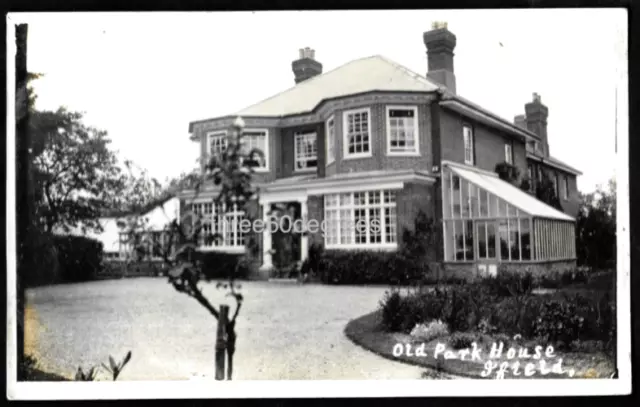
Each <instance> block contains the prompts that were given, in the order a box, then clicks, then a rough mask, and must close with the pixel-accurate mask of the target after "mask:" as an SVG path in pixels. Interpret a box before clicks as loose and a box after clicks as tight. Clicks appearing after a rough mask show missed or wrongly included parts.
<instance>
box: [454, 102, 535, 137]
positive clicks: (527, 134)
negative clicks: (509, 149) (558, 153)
mask: <svg viewBox="0 0 640 407" xmlns="http://www.w3.org/2000/svg"><path fill="white" fill-rule="evenodd" d="M442 100H443V101H447V100H455V101H457V102H459V103H461V104H463V105H465V106H466V107H467V108H469V109H472V110H475V111H477V112H479V113H481V114H484V115H486V116H489V117H490V118H492V119H494V120H496V121H498V122H500V123H501V124H503V125H505V126H506V127H507V129H508V130H509V131H511V132H512V133H514V134H517V135H519V136H521V137H524V138H525V139H528V138H534V139H536V140H539V139H540V137H539V136H538V135H537V134H535V133H533V132H531V131H529V130H526V129H523V128H521V127H518V126H516V125H515V124H514V123H511V122H510V121H508V120H506V119H505V118H503V117H500V116H499V115H497V114H495V113H493V112H491V111H489V110H487V109H485V108H483V107H482V106H480V105H477V104H475V103H473V102H471V101H470V100H468V99H465V98H463V97H461V96H458V95H456V94H454V93H451V92H449V91H448V90H446V89H443V93H442Z"/></svg>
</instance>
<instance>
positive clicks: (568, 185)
mask: <svg viewBox="0 0 640 407" xmlns="http://www.w3.org/2000/svg"><path fill="white" fill-rule="evenodd" d="M424 43H425V45H426V50H427V56H428V72H427V74H426V75H420V74H417V73H414V72H412V71H410V70H409V69H407V68H405V67H403V66H401V65H399V64H397V63H395V62H393V61H390V60H389V59H387V58H385V57H383V56H380V55H375V56H371V57H367V58H361V59H357V60H354V61H351V62H349V63H347V64H345V65H342V66H340V67H338V68H336V69H334V70H332V71H329V72H326V73H323V72H322V64H320V63H319V62H318V61H316V59H315V53H314V51H313V50H311V49H308V48H306V49H303V50H300V57H299V59H297V60H295V61H293V63H292V70H293V73H294V79H295V86H294V87H292V88H290V89H287V90H284V91H282V92H281V93H279V94H277V95H275V96H273V97H271V98H269V99H266V100H263V101H261V102H258V103H256V104H254V105H252V106H249V107H247V108H245V109H243V110H241V111H239V112H235V113H233V114H230V115H228V116H223V117H216V118H211V119H206V120H198V121H194V122H191V123H190V124H189V132H190V134H191V138H192V140H193V141H195V142H197V143H199V145H200V151H201V155H202V157H206V156H207V155H208V154H210V153H213V152H216V151H220V150H221V149H224V148H225V145H226V138H225V137H226V135H227V131H228V129H229V128H230V126H231V124H232V123H233V121H234V120H235V119H236V118H237V117H238V116H240V117H242V119H243V120H244V122H245V134H246V135H247V142H248V144H249V146H250V147H258V148H260V149H262V150H263V151H264V153H265V159H264V160H263V162H262V163H261V166H260V168H258V169H257V173H256V177H255V180H256V182H258V183H259V184H260V186H261V193H260V197H259V205H260V210H261V213H262V214H263V215H262V216H264V217H265V220H266V217H267V214H268V213H269V212H270V208H271V207H272V205H274V204H282V203H286V204H291V205H292V207H293V208H294V209H295V213H296V215H297V216H299V217H300V218H302V219H305V220H307V221H309V220H316V221H318V222H324V225H325V227H324V233H322V232H318V233H312V234H310V235H307V236H302V237H299V238H298V239H297V240H295V241H293V243H291V242H292V240H291V239H289V240H288V241H289V242H290V243H289V244H288V245H282V244H281V241H282V239H283V237H282V233H280V234H278V235H276V234H272V233H270V232H269V231H268V230H267V231H265V232H263V233H262V234H261V235H260V236H259V238H258V239H257V240H258V242H257V243H258V247H259V248H258V250H257V253H258V255H257V259H256V262H257V264H258V266H259V270H258V268H257V270H256V273H258V274H259V275H261V276H268V275H269V274H268V272H269V270H270V269H271V268H272V267H273V264H274V260H275V258H274V256H277V255H278V254H279V253H281V252H282V251H283V250H290V251H291V252H292V256H290V259H291V261H301V260H304V259H305V258H306V257H307V256H308V250H309V247H310V246H311V244H314V243H316V244H320V245H322V246H324V247H325V248H327V249H339V250H396V249H397V248H398V247H399V245H400V244H401V239H402V233H403V231H404V230H405V229H406V228H409V229H411V228H413V227H414V219H415V217H416V214H417V213H418V212H419V211H423V212H424V213H426V214H427V215H428V216H429V217H431V218H432V219H436V220H437V221H438V222H439V223H441V225H442V236H441V239H440V242H441V243H440V244H439V245H438V247H434V248H432V249H433V251H434V255H435V256H437V257H436V258H437V260H438V264H440V265H441V266H442V268H441V271H442V272H444V273H460V274H463V275H473V274H476V273H487V272H488V273H493V272H494V271H495V270H496V269H497V265H499V264H500V263H504V264H507V265H508V266H509V267H515V268H522V267H525V266H527V267H531V268H532V270H534V271H536V270H538V271H540V270H547V269H549V268H557V267H567V266H570V265H572V264H574V263H575V238H574V229H575V226H574V223H575V219H574V216H575V215H576V210H577V200H578V191H577V189H576V175H578V174H579V172H578V171H576V170H574V169H572V168H571V167H569V166H568V165H566V164H563V163H561V162H560V161H558V160H556V159H553V158H552V157H550V156H549V154H548V153H549V148H548V140H547V132H546V117H547V113H548V110H547V108H546V107H545V106H544V105H542V102H541V100H540V98H539V97H538V96H535V98H534V100H533V101H532V102H530V103H528V104H526V106H525V111H526V116H519V117H518V118H517V119H518V120H519V122H518V123H512V122H510V121H508V120H505V119H503V118H501V117H499V116H497V115H495V114H493V113H491V112H489V111H487V110H486V109H484V108H482V107H481V106H478V105H476V104H474V103H472V102H470V101H468V100H466V99H464V98H463V97H461V96H459V95H458V94H457V92H456V84H455V83H456V80H455V74H454V66H453V56H454V53H453V51H454V48H455V45H456V37H455V36H454V34H452V33H451V32H450V31H449V30H448V29H447V28H446V25H439V26H437V25H434V27H433V29H432V30H431V31H428V32H426V33H424ZM536 146H538V147H537V149H536ZM203 161H204V160H203ZM505 161H507V162H509V163H511V164H512V165H514V166H516V167H518V169H519V170H520V173H521V174H523V175H526V174H528V173H531V175H532V178H534V179H536V178H535V176H536V174H537V169H538V168H540V169H541V171H548V172H549V173H551V172H554V174H555V178H554V179H556V180H557V181H556V182H557V185H558V186H557V188H558V190H559V192H560V195H561V196H562V197H563V198H565V202H563V203H565V205H563V209H564V212H565V213H563V212H561V211H558V210H556V209H554V208H552V207H550V206H548V205H546V204H544V203H542V202H541V201H539V200H537V199H536V198H535V197H534V196H532V194H528V193H526V192H524V191H522V190H521V189H519V188H517V187H514V186H513V185H512V184H509V183H507V182H505V181H502V180H500V179H499V178H498V176H497V174H496V173H495V172H494V170H495V167H496V164H498V163H501V162H505ZM534 182H535V181H534ZM215 194H216V189H215V187H213V186H208V187H207V188H205V189H204V190H203V191H201V192H200V193H199V195H198V196H197V197H196V198H195V199H194V192H193V191H189V190H185V191H182V192H181V193H180V195H179V197H180V199H181V207H183V208H189V207H193V209H194V210H196V211H198V212H200V213H202V214H205V215H206V216H211V219H212V220H213V226H212V227H213V228H218V229H217V230H218V231H219V232H221V233H222V234H223V236H224V239H223V240H221V241H219V242H211V243H209V244H207V243H205V240H203V241H202V245H201V249H202V250H219V251H225V252H235V253H242V252H244V251H245V243H246V242H245V239H244V236H242V233H240V232H239V231H238V229H237V228H236V229H234V228H232V227H230V226H229V225H231V224H233V223H230V222H221V220H223V219H226V220H236V221H237V220H239V219H241V218H242V216H243V214H242V213H237V212H233V211H231V212H227V211H222V210H221V208H216V207H215V205H213V204H212V203H211V198H212V197H213V196H214V195H215ZM223 212H224V213H223ZM374 220H375V221H376V222H377V225H378V227H371V225H372V221H374ZM354 224H364V225H365V227H359V228H354V226H353V225H354ZM216 225H219V226H216ZM274 250H275V252H274Z"/></svg>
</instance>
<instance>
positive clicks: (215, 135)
mask: <svg viewBox="0 0 640 407" xmlns="http://www.w3.org/2000/svg"><path fill="white" fill-rule="evenodd" d="M242 140H243V143H244V145H243V151H244V152H245V153H248V152H250V151H251V150H253V149H257V150H260V151H262V153H263V155H264V156H263V157H260V158H259V159H258V167H257V168H256V171H266V170H267V169H268V165H267V163H268V162H269V155H268V154H269V149H268V132H267V130H256V129H249V130H245V131H244V136H243V139H242ZM207 145H208V148H209V151H208V152H209V154H210V155H216V154H222V152H223V151H225V150H226V149H227V146H228V140H227V132H226V131H215V132H211V133H208V134H207Z"/></svg>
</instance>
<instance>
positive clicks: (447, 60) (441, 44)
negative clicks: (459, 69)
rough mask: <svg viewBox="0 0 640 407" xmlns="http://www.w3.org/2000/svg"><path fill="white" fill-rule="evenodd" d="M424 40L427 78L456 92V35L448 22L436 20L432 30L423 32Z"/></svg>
mask: <svg viewBox="0 0 640 407" xmlns="http://www.w3.org/2000/svg"><path fill="white" fill-rule="evenodd" d="M423 40H424V45H426V47H427V61H428V67H429V70H428V72H427V78H429V79H431V80H433V81H434V82H437V83H438V84H440V85H443V86H444V87H446V88H447V90H449V91H450V92H453V93H456V76H455V75H454V73H453V55H454V54H453V50H454V48H455V47H456V36H455V35H453V33H452V32H451V31H449V30H448V29H447V23H446V22H441V21H436V22H434V23H433V24H432V25H431V31H427V32H425V33H424V34H423Z"/></svg>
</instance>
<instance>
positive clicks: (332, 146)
mask: <svg viewBox="0 0 640 407" xmlns="http://www.w3.org/2000/svg"><path fill="white" fill-rule="evenodd" d="M335 160H336V121H335V119H334V117H333V116H331V117H330V118H329V120H327V165H329V164H331V163H332V162H334V161H335Z"/></svg>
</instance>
